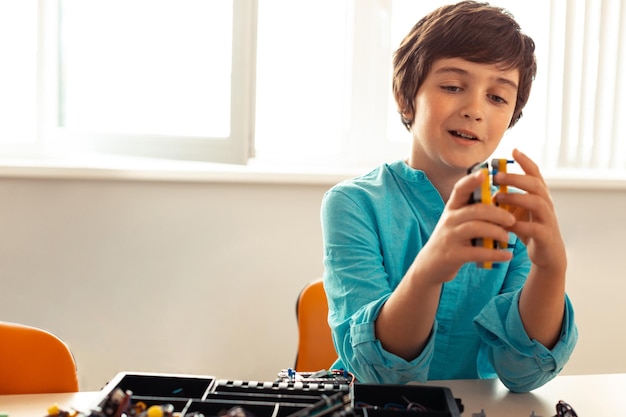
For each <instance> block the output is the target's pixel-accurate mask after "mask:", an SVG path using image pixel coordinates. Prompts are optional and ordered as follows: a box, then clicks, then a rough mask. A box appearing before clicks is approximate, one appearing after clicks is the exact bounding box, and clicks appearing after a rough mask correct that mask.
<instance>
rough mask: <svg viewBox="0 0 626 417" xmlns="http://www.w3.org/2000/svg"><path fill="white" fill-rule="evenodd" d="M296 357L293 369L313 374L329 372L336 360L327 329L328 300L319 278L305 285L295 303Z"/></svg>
mask: <svg viewBox="0 0 626 417" xmlns="http://www.w3.org/2000/svg"><path fill="white" fill-rule="evenodd" d="M296 318H297V320H298V354H297V356H296V365H295V368H294V369H295V370H296V371H298V372H315V371H319V370H322V369H330V367H331V365H332V364H333V362H335V360H336V359H337V352H335V347H334V345H333V339H332V335H331V330H330V327H329V326H328V300H327V299H326V292H325V291H324V284H323V282H322V280H321V279H317V280H314V281H312V282H310V283H308V284H307V285H306V286H305V287H304V288H303V289H302V290H301V291H300V294H298V298H297V301H296Z"/></svg>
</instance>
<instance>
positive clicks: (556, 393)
mask: <svg viewBox="0 0 626 417" xmlns="http://www.w3.org/2000/svg"><path fill="white" fill-rule="evenodd" d="M427 385H437V386H447V387H449V388H450V389H451V390H452V394H453V395H454V397H456V398H461V400H462V401H463V405H464V406H465V411H464V412H463V417H470V416H471V415H472V413H479V412H480V411H481V410H484V411H485V414H486V415H487V417H529V416H530V415H531V413H532V412H533V411H534V412H535V415H537V416H541V417H552V416H554V415H555V414H556V408H555V406H556V403H557V402H558V401H559V400H563V401H565V402H567V403H569V404H570V405H571V406H572V407H573V408H574V410H575V411H576V413H577V414H578V416H579V417H618V416H619V417H626V404H625V400H626V374H605V375H571V376H570V375H560V376H557V377H556V378H555V379H553V380H552V381H550V382H548V383H547V384H545V385H544V386H543V387H541V388H537V389H536V390H534V391H532V392H529V393H524V394H517V393H513V392H511V391H509V390H508V389H507V388H506V387H505V386H504V385H502V383H501V382H500V381H499V380H493V379H492V380H453V381H429V382H428V383H427Z"/></svg>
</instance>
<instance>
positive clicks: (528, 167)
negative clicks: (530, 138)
mask: <svg viewBox="0 0 626 417" xmlns="http://www.w3.org/2000/svg"><path fill="white" fill-rule="evenodd" d="M513 159H515V162H517V163H518V165H519V166H520V167H521V168H522V171H524V172H525V173H526V175H531V176H533V177H536V178H540V179H541V180H542V181H543V176H542V175H541V171H540V170H539V166H538V165H537V164H536V163H535V162H534V161H533V160H532V159H530V158H529V157H528V155H526V154H525V153H523V152H522V151H520V150H519V149H513Z"/></svg>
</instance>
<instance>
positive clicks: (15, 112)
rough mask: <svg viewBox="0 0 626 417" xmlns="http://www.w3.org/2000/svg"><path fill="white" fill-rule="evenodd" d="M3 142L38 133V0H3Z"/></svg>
mask: <svg viewBox="0 0 626 417" xmlns="http://www.w3.org/2000/svg"><path fill="white" fill-rule="evenodd" d="M0 56H2V65H0V115H3V116H1V117H0V143H11V144H13V143H19V144H26V143H34V142H35V141H36V133H37V1H34V0H27V1H26V0H3V1H2V2H0Z"/></svg>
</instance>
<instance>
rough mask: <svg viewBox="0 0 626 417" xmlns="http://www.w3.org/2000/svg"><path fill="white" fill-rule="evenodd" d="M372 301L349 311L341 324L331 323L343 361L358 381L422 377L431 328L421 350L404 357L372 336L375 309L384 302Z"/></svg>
mask: <svg viewBox="0 0 626 417" xmlns="http://www.w3.org/2000/svg"><path fill="white" fill-rule="evenodd" d="M385 300H386V298H385V299H384V300H381V301H382V302H380V303H376V304H375V305H376V307H375V308H370V307H369V306H368V307H365V308H362V309H360V310H359V311H357V312H356V313H355V314H353V315H352V316H351V317H350V319H349V320H348V321H346V322H345V323H344V324H342V325H339V326H336V327H335V336H336V339H337V340H342V341H343V342H344V344H343V346H340V347H339V349H340V350H341V355H340V356H341V358H342V360H343V362H344V363H345V365H346V366H347V367H348V369H350V370H351V371H352V373H354V375H355V377H356V378H357V379H358V380H360V381H367V382H368V383H381V384H403V383H406V382H408V381H422V382H423V381H426V380H427V379H428V370H429V365H430V361H431V359H432V356H433V354H434V346H435V343H434V339H435V336H434V334H435V332H431V337H430V338H429V340H428V342H427V344H426V346H425V347H424V349H423V351H422V352H421V354H420V355H419V356H418V357H416V358H415V359H413V360H411V361H407V360H405V359H403V358H401V357H399V356H397V355H395V354H393V353H390V352H388V351H386V350H385V349H384V348H383V346H382V344H381V343H380V341H379V340H378V339H377V338H376V333H375V330H374V322H375V320H376V317H377V316H378V310H379V309H380V307H381V306H382V304H383V303H384V301H385Z"/></svg>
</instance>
